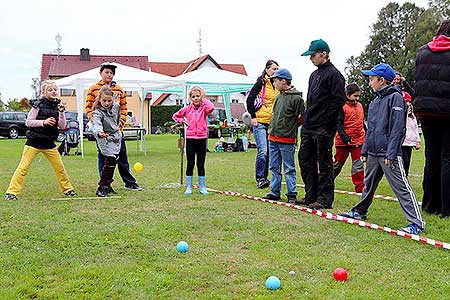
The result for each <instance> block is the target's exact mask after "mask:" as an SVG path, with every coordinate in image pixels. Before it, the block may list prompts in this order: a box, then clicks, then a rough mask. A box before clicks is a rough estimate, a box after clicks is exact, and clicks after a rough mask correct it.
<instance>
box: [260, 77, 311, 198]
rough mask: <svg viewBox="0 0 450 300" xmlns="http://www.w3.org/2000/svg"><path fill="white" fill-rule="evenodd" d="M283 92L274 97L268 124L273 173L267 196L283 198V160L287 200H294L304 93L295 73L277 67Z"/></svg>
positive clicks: (278, 87)
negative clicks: (298, 136) (293, 80)
mask: <svg viewBox="0 0 450 300" xmlns="http://www.w3.org/2000/svg"><path fill="white" fill-rule="evenodd" d="M271 78H273V79H274V85H275V87H276V89H277V90H279V91H280V94H279V95H278V96H277V98H276V99H275V104H274V106H273V113H272V120H271V121H270V126H269V131H268V133H269V138H268V139H269V170H270V172H271V174H272V178H271V180H270V192H269V194H267V195H266V196H265V198H266V199H269V200H280V194H281V163H283V167H284V176H285V179H286V186H287V192H286V196H287V200H288V201H287V202H288V203H295V201H296V199H297V191H296V170H295V159H294V154H295V144H296V143H297V133H298V126H299V123H298V120H300V115H301V114H302V113H303V112H304V111H305V105H304V101H303V99H302V96H301V93H300V92H299V91H297V90H296V89H295V88H294V86H292V85H291V81H292V75H291V73H290V72H289V71H288V70H286V69H278V70H277V71H276V72H275V74H274V75H273V76H272V77H271Z"/></svg>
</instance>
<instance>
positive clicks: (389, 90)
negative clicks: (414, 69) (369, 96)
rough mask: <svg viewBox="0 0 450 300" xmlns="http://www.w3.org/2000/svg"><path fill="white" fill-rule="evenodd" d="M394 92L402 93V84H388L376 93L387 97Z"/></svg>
mask: <svg viewBox="0 0 450 300" xmlns="http://www.w3.org/2000/svg"><path fill="white" fill-rule="evenodd" d="M393 93H400V94H401V93H402V92H401V89H400V86H398V85H392V84H390V85H387V86H385V87H383V88H381V89H380V90H378V91H376V92H375V94H376V95H377V96H378V97H381V98H383V97H386V96H387V95H390V94H393Z"/></svg>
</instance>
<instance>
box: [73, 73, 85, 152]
mask: <svg viewBox="0 0 450 300" xmlns="http://www.w3.org/2000/svg"><path fill="white" fill-rule="evenodd" d="M75 92H76V93H77V111H78V127H79V129H80V149H81V157H82V158H84V143H83V134H84V123H83V113H84V99H83V98H84V97H83V96H84V89H83V85H82V84H81V82H79V81H77V82H76V84H75Z"/></svg>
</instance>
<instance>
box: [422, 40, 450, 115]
mask: <svg viewBox="0 0 450 300" xmlns="http://www.w3.org/2000/svg"><path fill="white" fill-rule="evenodd" d="M415 78H416V86H415V93H416V97H415V99H414V102H413V105H414V112H415V113H416V114H418V115H419V116H435V117H444V118H448V117H450V50H449V51H442V52H432V51H431V50H430V48H429V47H428V46H427V45H425V46H423V47H422V48H420V50H419V53H418V54H417V58H416V74H415Z"/></svg>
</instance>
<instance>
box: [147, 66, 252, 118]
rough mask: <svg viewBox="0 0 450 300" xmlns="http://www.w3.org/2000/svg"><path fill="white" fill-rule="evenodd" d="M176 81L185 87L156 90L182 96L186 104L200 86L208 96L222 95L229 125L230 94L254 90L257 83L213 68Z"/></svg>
mask: <svg viewBox="0 0 450 300" xmlns="http://www.w3.org/2000/svg"><path fill="white" fill-rule="evenodd" d="M174 79H178V80H180V81H182V82H185V84H184V86H172V87H168V88H165V89H162V90H159V89H155V90H156V91H161V92H165V93H177V94H182V95H183V97H184V100H185V103H187V102H189V97H188V93H189V89H190V88H191V87H192V86H199V87H201V88H203V89H204V90H205V92H206V94H208V95H220V96H222V97H223V101H224V105H225V111H226V114H227V122H228V123H231V105H230V94H231V93H238V92H246V91H248V90H249V89H251V88H252V86H253V84H254V83H255V81H256V78H254V77H250V76H246V75H242V74H237V73H234V72H230V71H225V70H221V69H217V68H212V67H203V68H200V69H198V70H195V71H192V72H189V73H185V74H182V75H179V76H177V77H175V78H174Z"/></svg>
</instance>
